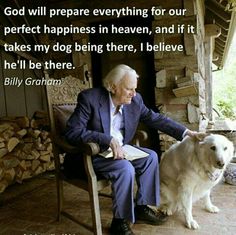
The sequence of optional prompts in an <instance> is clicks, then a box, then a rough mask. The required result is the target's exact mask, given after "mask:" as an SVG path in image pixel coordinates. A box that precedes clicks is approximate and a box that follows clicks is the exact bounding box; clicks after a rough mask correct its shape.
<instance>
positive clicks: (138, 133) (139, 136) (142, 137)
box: [134, 130, 148, 141]
mask: <svg viewBox="0 0 236 235" xmlns="http://www.w3.org/2000/svg"><path fill="white" fill-rule="evenodd" d="M147 138H148V134H147V132H146V131H141V130H137V131H136V133H135V136H134V139H138V140H139V141H145V140H147Z"/></svg>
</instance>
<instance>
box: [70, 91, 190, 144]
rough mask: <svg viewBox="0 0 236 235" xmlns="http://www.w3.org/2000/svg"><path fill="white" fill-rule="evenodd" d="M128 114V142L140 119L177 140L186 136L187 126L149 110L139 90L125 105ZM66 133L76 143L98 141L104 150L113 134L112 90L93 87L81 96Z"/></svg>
mask: <svg viewBox="0 0 236 235" xmlns="http://www.w3.org/2000/svg"><path fill="white" fill-rule="evenodd" d="M123 115H124V126H125V130H124V144H127V143H129V142H131V140H132V139H133V137H134V134H135V132H136V129H137V126H138V124H139V122H143V123H145V124H146V125H147V126H149V127H151V128H154V129H157V130H160V131H162V132H164V133H166V134H168V135H170V136H172V137H174V138H175V139H177V140H181V139H182V135H183V132H184V131H185V130H186V127H184V126H182V125H181V124H179V123H177V122H175V121H173V120H171V119H170V118H168V117H166V116H164V115H161V114H159V113H155V112H153V111H152V110H151V109H148V108H147V107H146V106H145V105H144V103H143V99H142V97H141V95H140V94H139V93H137V95H136V96H135V97H133V99H132V102H131V104H127V105H126V104H125V105H124V108H123ZM65 136H66V138H67V140H68V141H69V142H70V143H71V144H73V145H76V144H77V143H78V142H80V141H82V142H95V143H98V144H99V145H100V146H101V148H102V149H105V148H107V147H108V145H109V144H110V141H111V138H112V137H111V136H110V105H109V93H108V91H107V90H106V89H105V88H92V89H88V90H85V91H82V92H81V93H80V94H79V95H78V104H77V107H76V109H75V111H74V113H73V114H72V116H71V117H70V119H69V120H68V122H67V128H66V133H65Z"/></svg>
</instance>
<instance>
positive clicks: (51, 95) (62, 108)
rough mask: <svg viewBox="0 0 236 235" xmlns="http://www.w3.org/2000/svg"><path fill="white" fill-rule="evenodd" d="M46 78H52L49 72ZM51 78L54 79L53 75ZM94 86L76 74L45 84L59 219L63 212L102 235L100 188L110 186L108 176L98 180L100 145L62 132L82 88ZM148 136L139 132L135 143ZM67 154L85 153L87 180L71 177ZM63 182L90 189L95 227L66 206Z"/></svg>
mask: <svg viewBox="0 0 236 235" xmlns="http://www.w3.org/2000/svg"><path fill="white" fill-rule="evenodd" d="M45 77H46V78H47V79H49V76H48V75H47V74H46V75H45ZM50 79H51V78H50ZM89 87H91V85H90V82H89V81H87V80H79V79H77V78H75V77H72V76H68V77H65V78H62V84H61V85H57V86H50V85H48V86H46V92H47V100H48V110H49V117H50V124H51V134H52V141H53V153H54V159H55V172H56V185H57V219H58V220H60V218H61V215H63V216H65V217H67V218H69V219H71V220H73V221H74V222H76V223H79V224H80V225H82V226H84V227H85V228H87V229H89V230H91V231H93V233H94V234H96V235H102V226H101V217H100V208H99V197H98V196H99V191H100V190H102V189H104V188H105V187H107V186H109V185H110V182H109V181H108V180H105V179H98V178H97V176H96V174H95V172H94V169H93V165H92V157H93V156H94V155H96V154H98V153H99V151H100V149H99V146H98V145H97V144H95V143H87V144H81V145H80V146H76V147H74V146H71V145H69V144H68V143H67V142H66V141H65V140H64V139H63V137H62V135H61V133H62V131H63V129H64V128H65V125H66V121H67V119H68V118H69V116H70V115H71V114H72V112H73V110H74V108H75V106H76V100H77V95H78V93H79V92H80V91H82V90H83V89H86V88H89ZM146 138H147V135H146V133H145V132H143V131H139V132H137V134H136V137H135V140H134V141H135V143H136V144H137V145H138V144H139V141H140V140H145V139H146ZM64 153H71V154H76V153H78V154H82V155H83V160H84V167H85V170H86V174H87V179H86V178H84V179H78V178H76V179H68V178H67V177H66V176H65V174H64V172H63V170H62V167H61V163H60V155H61V154H64ZM63 181H65V182H67V183H69V184H72V185H74V186H76V187H78V188H81V189H84V190H86V191H87V192H88V194H89V198H90V206H91V213H92V222H93V226H92V228H91V226H89V225H87V224H84V223H82V222H81V221H79V220H78V219H77V218H75V217H74V216H72V215H71V214H69V213H68V212H66V211H65V210H64V209H63Z"/></svg>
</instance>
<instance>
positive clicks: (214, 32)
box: [205, 24, 221, 38]
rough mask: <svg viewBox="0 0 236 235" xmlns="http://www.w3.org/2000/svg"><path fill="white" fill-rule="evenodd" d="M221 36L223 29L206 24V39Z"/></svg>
mask: <svg viewBox="0 0 236 235" xmlns="http://www.w3.org/2000/svg"><path fill="white" fill-rule="evenodd" d="M220 34H221V28H220V27H219V26H218V25H215V24H206V25H205V37H213V38H217V37H219V36H220Z"/></svg>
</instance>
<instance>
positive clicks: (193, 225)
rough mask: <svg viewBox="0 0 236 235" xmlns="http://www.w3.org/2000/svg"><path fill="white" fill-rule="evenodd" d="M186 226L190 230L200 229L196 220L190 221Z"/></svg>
mask: <svg viewBox="0 0 236 235" xmlns="http://www.w3.org/2000/svg"><path fill="white" fill-rule="evenodd" d="M186 226H187V227H188V228H189V229H198V228H199V225H198V223H197V221H196V220H194V219H193V220H189V221H187V222H186Z"/></svg>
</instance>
